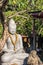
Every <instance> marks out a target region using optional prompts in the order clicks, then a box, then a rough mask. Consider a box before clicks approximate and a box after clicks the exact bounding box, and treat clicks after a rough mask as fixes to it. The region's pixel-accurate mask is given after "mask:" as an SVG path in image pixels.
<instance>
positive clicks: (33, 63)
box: [27, 50, 42, 65]
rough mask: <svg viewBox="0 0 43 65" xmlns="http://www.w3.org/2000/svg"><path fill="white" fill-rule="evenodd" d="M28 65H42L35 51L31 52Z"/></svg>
mask: <svg viewBox="0 0 43 65" xmlns="http://www.w3.org/2000/svg"><path fill="white" fill-rule="evenodd" d="M27 63H28V65H41V64H42V61H41V60H40V58H39V57H38V55H37V52H36V51H35V50H33V51H31V53H30V55H29V57H28V61H27Z"/></svg>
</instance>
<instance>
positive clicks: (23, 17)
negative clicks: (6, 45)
mask: <svg viewBox="0 0 43 65" xmlns="http://www.w3.org/2000/svg"><path fill="white" fill-rule="evenodd" d="M24 10H27V11H26V12H24V13H20V14H19V15H18V16H17V15H15V16H13V19H14V20H15V21H16V23H17V32H18V33H20V34H25V35H28V36H30V34H31V32H32V27H33V25H32V23H33V18H32V17H31V16H30V15H29V14H28V13H27V12H29V11H30V12H31V11H38V10H41V11H43V0H9V2H8V5H7V6H6V8H5V11H4V13H5V16H6V17H7V18H8V17H10V16H12V15H14V14H16V13H17V12H19V11H24ZM40 22H41V21H40V19H36V21H35V32H36V33H37V34H39V32H40V30H41V28H43V25H42V23H40ZM40 34H42V35H43V32H40Z"/></svg>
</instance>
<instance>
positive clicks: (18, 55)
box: [1, 19, 29, 65]
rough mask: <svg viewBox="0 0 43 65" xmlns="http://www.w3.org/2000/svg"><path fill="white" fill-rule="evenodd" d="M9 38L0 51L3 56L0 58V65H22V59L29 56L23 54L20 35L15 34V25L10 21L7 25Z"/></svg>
mask: <svg viewBox="0 0 43 65" xmlns="http://www.w3.org/2000/svg"><path fill="white" fill-rule="evenodd" d="M8 32H9V36H8V38H7V40H6V43H5V45H4V47H3V49H2V51H4V54H3V55H2V56H1V60H2V62H3V63H2V65H12V64H14V63H16V64H18V65H22V64H23V62H24V59H25V58H26V57H28V56H29V55H28V54H27V53H25V52H23V42H22V37H21V35H20V34H17V33H16V23H15V21H14V20H13V19H10V21H9V24H8Z"/></svg>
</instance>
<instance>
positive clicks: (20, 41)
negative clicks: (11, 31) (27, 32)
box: [16, 35, 24, 52]
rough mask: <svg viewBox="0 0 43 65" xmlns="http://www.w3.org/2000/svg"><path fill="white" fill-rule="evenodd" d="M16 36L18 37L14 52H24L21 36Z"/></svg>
mask: <svg viewBox="0 0 43 65" xmlns="http://www.w3.org/2000/svg"><path fill="white" fill-rule="evenodd" d="M18 37H19V47H18V48H17V49H16V52H24V50H23V42H22V36H21V35H18Z"/></svg>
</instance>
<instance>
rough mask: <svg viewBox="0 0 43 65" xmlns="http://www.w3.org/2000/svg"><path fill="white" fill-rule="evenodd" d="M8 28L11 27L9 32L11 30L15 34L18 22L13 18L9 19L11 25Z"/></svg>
mask: <svg viewBox="0 0 43 65" xmlns="http://www.w3.org/2000/svg"><path fill="white" fill-rule="evenodd" d="M8 29H9V32H10V33H11V34H15V33H16V24H15V22H14V20H13V19H11V20H10V21H9V27H8Z"/></svg>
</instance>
